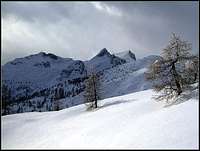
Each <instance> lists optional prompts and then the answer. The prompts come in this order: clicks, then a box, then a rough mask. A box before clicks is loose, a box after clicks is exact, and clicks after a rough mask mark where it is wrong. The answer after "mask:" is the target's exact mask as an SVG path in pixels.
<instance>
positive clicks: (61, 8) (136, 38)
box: [1, 2, 199, 63]
mask: <svg viewBox="0 0 200 151" xmlns="http://www.w3.org/2000/svg"><path fill="white" fill-rule="evenodd" d="M1 9H2V22H3V23H2V25H3V26H2V33H3V34H2V45H3V46H2V50H3V51H2V54H3V55H2V57H3V59H2V60H3V62H2V63H5V62H7V61H8V60H11V59H14V58H16V57H22V56H25V55H29V54H32V53H37V52H39V51H50V52H52V53H55V54H57V55H60V56H62V57H72V58H75V59H84V60H85V59H89V58H91V57H92V56H94V55H95V54H96V53H97V52H98V51H99V50H100V49H101V48H104V47H106V48H108V49H110V51H111V52H119V51H123V50H127V49H131V50H133V52H135V53H136V56H139V57H141V56H144V55H149V54H160V52H161V49H162V48H163V47H165V46H166V44H167V43H168V40H169V37H170V34H171V32H175V33H177V34H179V35H181V36H182V37H183V38H184V39H186V40H188V41H190V42H192V44H193V49H194V51H195V50H196V51H198V49H199V46H198V45H199V43H198V37H199V30H198V26H199V20H198V18H199V16H198V14H199V13H198V11H199V3H198V2H2V3H1Z"/></svg>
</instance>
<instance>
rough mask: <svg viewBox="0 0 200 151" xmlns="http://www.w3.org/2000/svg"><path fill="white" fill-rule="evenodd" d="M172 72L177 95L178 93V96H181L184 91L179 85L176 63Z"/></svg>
mask: <svg viewBox="0 0 200 151" xmlns="http://www.w3.org/2000/svg"><path fill="white" fill-rule="evenodd" d="M172 70H173V76H174V79H175V83H176V87H177V93H178V95H180V94H181V93H182V89H181V85H180V83H179V78H178V73H177V72H176V68H175V64H174V63H172Z"/></svg>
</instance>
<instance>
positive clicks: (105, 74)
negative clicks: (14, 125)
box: [2, 48, 159, 115]
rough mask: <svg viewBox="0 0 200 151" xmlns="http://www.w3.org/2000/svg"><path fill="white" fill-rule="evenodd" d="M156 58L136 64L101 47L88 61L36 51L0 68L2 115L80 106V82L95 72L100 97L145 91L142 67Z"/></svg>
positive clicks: (127, 56)
mask: <svg viewBox="0 0 200 151" xmlns="http://www.w3.org/2000/svg"><path fill="white" fill-rule="evenodd" d="M158 58H159V56H150V57H145V58H144V59H143V60H142V59H139V60H137V61H136V57H135V54H134V53H132V52H131V51H128V52H127V51H126V52H123V53H121V54H110V53H109V51H108V50H107V49H106V48H104V49H102V50H101V51H100V52H99V53H98V54H97V55H96V56H94V57H93V58H92V59H90V60H88V61H80V60H73V59H71V58H62V57H59V56H56V55H54V54H51V53H45V52H40V53H38V54H34V55H30V56H27V57H24V58H17V59H15V60H13V61H11V62H8V63H7V64H5V65H4V66H3V67H2V83H3V91H2V95H3V109H2V114H4V115H5V114H13V113H20V112H31V111H50V110H54V106H55V103H58V104H59V105H58V106H59V109H63V108H66V107H71V106H74V105H78V104H81V103H83V92H84V89H85V85H84V81H85V80H86V79H87V78H88V75H89V74H90V73H91V72H96V73H97V74H98V75H99V76H100V79H101V83H102V89H103V92H102V98H106V97H110V96H117V95H122V94H126V93H130V92H135V91H140V90H144V89H148V88H150V87H151V85H150V84H149V83H147V82H145V81H144V76H143V75H144V71H145V70H146V67H147V66H148V65H149V64H150V63H151V62H153V61H155V60H156V59H158Z"/></svg>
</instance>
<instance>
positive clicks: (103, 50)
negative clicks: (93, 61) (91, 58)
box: [96, 48, 111, 57]
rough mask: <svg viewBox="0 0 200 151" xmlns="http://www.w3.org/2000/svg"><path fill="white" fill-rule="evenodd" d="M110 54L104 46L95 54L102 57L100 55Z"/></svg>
mask: <svg viewBox="0 0 200 151" xmlns="http://www.w3.org/2000/svg"><path fill="white" fill-rule="evenodd" d="M105 55H107V56H110V55H111V54H110V53H109V52H108V50H107V49H106V48H103V49H102V50H101V51H100V52H99V53H98V54H97V55H96V56H97V57H102V56H105Z"/></svg>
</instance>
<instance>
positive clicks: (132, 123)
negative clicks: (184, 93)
mask: <svg viewBox="0 0 200 151" xmlns="http://www.w3.org/2000/svg"><path fill="white" fill-rule="evenodd" d="M196 94H198V92H196ZM153 95H155V92H154V91H152V90H145V91H140V92H135V93H131V94H128V95H123V96H118V97H113V98H108V99H104V100H100V101H99V102H98V106H99V108H98V109H97V110H96V111H90V112H89V111H86V107H85V105H78V106H75V107H71V108H68V109H63V110H60V111H53V112H43V113H39V112H33V113H21V114H14V115H6V116H3V117H2V134H1V138H2V144H1V147H2V149H180V150H182V149H198V148H199V135H198V134H199V128H198V127H199V126H198V123H199V122H198V119H199V101H198V98H195V97H194V96H195V95H194V96H193V97H191V98H190V99H189V100H188V101H185V102H184V101H182V103H180V104H177V105H173V106H169V107H164V106H165V104H164V103H163V102H156V101H154V100H152V96H153Z"/></svg>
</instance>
